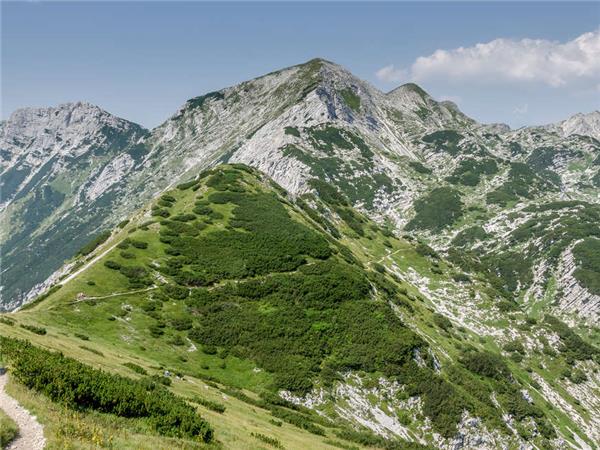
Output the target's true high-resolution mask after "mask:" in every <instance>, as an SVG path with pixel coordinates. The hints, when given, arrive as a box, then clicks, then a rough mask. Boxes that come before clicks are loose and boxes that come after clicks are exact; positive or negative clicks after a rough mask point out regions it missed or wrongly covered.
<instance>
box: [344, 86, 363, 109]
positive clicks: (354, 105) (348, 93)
mask: <svg viewBox="0 0 600 450" xmlns="http://www.w3.org/2000/svg"><path fill="white" fill-rule="evenodd" d="M340 95H341V96H342V98H343V99H344V102H345V103H346V105H348V107H349V108H350V109H351V110H352V111H354V112H359V111H360V97H359V96H358V95H356V93H355V92H354V90H352V89H351V88H344V89H342V90H341V91H340Z"/></svg>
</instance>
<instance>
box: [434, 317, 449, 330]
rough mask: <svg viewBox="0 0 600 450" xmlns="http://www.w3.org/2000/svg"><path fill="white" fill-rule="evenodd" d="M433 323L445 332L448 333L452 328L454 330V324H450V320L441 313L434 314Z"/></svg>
mask: <svg viewBox="0 0 600 450" xmlns="http://www.w3.org/2000/svg"><path fill="white" fill-rule="evenodd" d="M433 323H435V324H436V325H437V326H438V327H439V328H441V329H442V330H444V331H448V330H449V329H450V328H452V322H450V319H448V318H447V317H446V316H444V315H442V314H440V313H434V314H433Z"/></svg>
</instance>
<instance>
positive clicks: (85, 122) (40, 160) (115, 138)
mask: <svg viewBox="0 0 600 450" xmlns="http://www.w3.org/2000/svg"><path fill="white" fill-rule="evenodd" d="M146 134H147V132H146V130H144V129H143V128H141V127H139V126H138V125H135V124H133V123H131V122H128V121H125V120H122V119H119V118H116V117H114V116H112V115H110V114H109V113H107V112H106V111H103V110H101V109H100V108H98V107H96V106H93V105H90V104H87V103H71V104H65V105H60V106H58V107H56V108H41V109H22V110H18V111H16V112H14V113H13V114H12V115H11V117H10V118H9V119H8V120H7V121H5V122H2V124H0V149H1V150H0V155H1V158H2V164H1V174H0V176H1V180H2V181H1V185H0V188H1V189H2V204H1V214H2V221H1V222H2V226H1V230H0V232H1V234H0V242H1V244H2V250H3V252H2V253H3V266H4V267H3V271H2V285H3V287H2V298H3V303H4V306H5V307H8V308H10V307H11V306H13V307H15V306H18V305H19V304H20V301H21V300H22V295H24V294H26V293H27V292H28V291H29V290H30V289H31V287H32V286H33V285H34V284H35V283H39V282H41V281H44V280H45V279H46V278H47V277H48V275H49V274H50V273H52V271H54V270H56V268H57V267H59V266H60V265H61V264H62V263H63V261H64V260H65V259H67V258H69V257H71V256H72V255H73V254H74V253H75V252H76V251H77V250H78V249H79V247H81V246H82V245H83V243H85V242H86V241H87V240H89V235H90V234H91V233H97V232H98V226H99V222H100V221H101V220H103V219H104V217H105V216H106V215H107V214H108V209H107V208H106V207H107V206H110V202H111V200H110V194H109V193H108V192H107V191H108V190H110V188H111V186H113V185H114V184H115V183H118V181H119V178H120V176H121V174H122V173H123V172H124V171H126V170H128V169H129V168H130V167H132V166H134V165H135V162H136V159H137V158H139V156H140V155H139V153H138V149H139V147H138V142H139V141H140V140H141V139H142V138H143V137H144V136H145V135H146Z"/></svg>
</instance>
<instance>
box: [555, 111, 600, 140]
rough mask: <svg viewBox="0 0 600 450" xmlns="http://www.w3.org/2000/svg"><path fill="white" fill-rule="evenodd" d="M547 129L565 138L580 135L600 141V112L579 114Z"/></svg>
mask: <svg viewBox="0 0 600 450" xmlns="http://www.w3.org/2000/svg"><path fill="white" fill-rule="evenodd" d="M545 128H548V129H550V130H553V131H556V132H557V133H559V134H560V135H561V136H563V137H566V136H571V135H573V134H580V135H586V136H592V137H594V138H596V139H600V111H598V110H596V111H592V112H589V113H577V114H574V115H573V116H571V117H569V118H568V119H565V120H563V121H561V122H558V123H554V124H550V125H546V127H545Z"/></svg>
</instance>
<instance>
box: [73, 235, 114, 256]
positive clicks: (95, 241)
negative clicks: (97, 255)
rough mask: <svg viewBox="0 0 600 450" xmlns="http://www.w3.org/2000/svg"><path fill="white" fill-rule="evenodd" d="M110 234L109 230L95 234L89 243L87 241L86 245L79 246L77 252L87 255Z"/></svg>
mask: <svg viewBox="0 0 600 450" xmlns="http://www.w3.org/2000/svg"><path fill="white" fill-rule="evenodd" d="M110 234H111V233H110V231H103V232H102V233H100V234H99V235H98V236H96V237H95V238H94V239H92V240H91V241H90V242H89V243H87V244H86V245H84V246H83V247H81V248H80V249H79V251H78V252H77V254H78V255H83V256H86V255H89V254H90V253H92V252H93V251H94V250H96V248H98V247H99V246H100V245H102V244H104V243H105V242H106V240H107V239H108V238H109V237H110Z"/></svg>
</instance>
